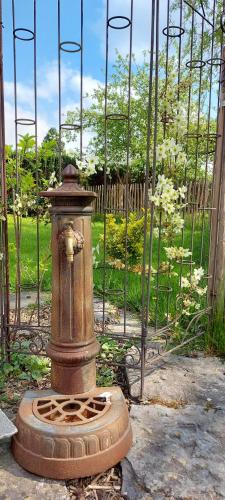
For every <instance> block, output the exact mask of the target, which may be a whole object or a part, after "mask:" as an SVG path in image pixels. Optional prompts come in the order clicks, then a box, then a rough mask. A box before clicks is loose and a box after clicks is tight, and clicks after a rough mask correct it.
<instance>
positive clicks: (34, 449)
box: [12, 387, 132, 479]
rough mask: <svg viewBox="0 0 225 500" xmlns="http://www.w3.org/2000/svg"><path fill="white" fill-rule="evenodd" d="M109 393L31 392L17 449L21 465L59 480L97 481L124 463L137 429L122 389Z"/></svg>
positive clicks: (102, 390)
mask: <svg viewBox="0 0 225 500" xmlns="http://www.w3.org/2000/svg"><path fill="white" fill-rule="evenodd" d="M105 389H106V388H98V389H96V390H95V391H94V392H93V393H91V394H90V393H89V394H79V395H76V396H71V395H70V396H68V397H65V396H62V395H59V394H56V393H55V392H53V391H38V392H31V391H28V392H26V394H25V396H24V398H23V400H22V403H21V405H20V408H19V413H18V415H17V421H16V425H17V427H18V434H16V436H15V437H14V439H13V444H12V449H13V454H14V456H15V459H16V460H17V462H19V464H20V465H22V467H24V468H25V469H27V470H29V471H30V472H33V473H34V474H38V475H40V476H44V477H49V478H53V479H72V478H79V477H85V476H92V475H94V474H98V473H99V472H102V471H104V470H107V469H108V468H110V467H112V466H113V465H115V464H116V463H118V462H119V461H120V460H121V459H122V458H123V457H124V456H125V455H126V454H127V452H128V450H129V448H130V446H131V440H132V435H131V428H130V423H129V417H128V411H127V408H126V404H125V401H124V397H123V394H122V392H121V390H120V389H119V388H117V387H110V388H107V390H105Z"/></svg>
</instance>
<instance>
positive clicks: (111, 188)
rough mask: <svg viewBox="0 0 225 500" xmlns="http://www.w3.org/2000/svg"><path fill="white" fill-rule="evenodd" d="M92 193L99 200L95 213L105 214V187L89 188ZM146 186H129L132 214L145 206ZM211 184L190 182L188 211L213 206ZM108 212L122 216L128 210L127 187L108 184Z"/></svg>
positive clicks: (135, 184) (187, 196)
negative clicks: (93, 192)
mask: <svg viewBox="0 0 225 500" xmlns="http://www.w3.org/2000/svg"><path fill="white" fill-rule="evenodd" d="M87 189H89V190H90V191H95V193H96V194H97V195H98V198H97V199H96V201H95V212H96V213H100V214H101V213H103V212H104V186H103V185H97V186H88V188H87ZM144 195H145V185H144V184H137V183H133V184H129V186H128V209H129V211H131V212H138V213H140V212H141V209H142V208H143V206H144ZM211 198H212V193H211V184H210V183H205V182H204V181H201V182H194V181H192V182H189V183H188V185H187V194H186V199H185V200H184V202H185V203H187V207H186V211H187V212H192V211H193V210H194V211H198V210H202V209H203V208H208V207H210V206H211ZM105 208H106V211H107V212H108V213H110V212H112V213H116V214H122V213H123V212H124V211H125V209H126V186H124V185H122V184H108V185H107V187H106V206H105Z"/></svg>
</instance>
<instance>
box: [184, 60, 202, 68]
mask: <svg viewBox="0 0 225 500" xmlns="http://www.w3.org/2000/svg"><path fill="white" fill-rule="evenodd" d="M205 64H206V63H205V61H203V60H202V59H192V60H191V61H188V62H186V66H187V68H190V69H201V68H203V66H205Z"/></svg>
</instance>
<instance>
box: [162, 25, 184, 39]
mask: <svg viewBox="0 0 225 500" xmlns="http://www.w3.org/2000/svg"><path fill="white" fill-rule="evenodd" d="M173 30H174V32H173ZM162 32H163V34H164V35H165V36H168V37H169V38H179V37H181V36H182V35H183V34H184V33H185V30H184V28H182V27H181V26H172V25H170V26H166V27H165V28H163V30H162Z"/></svg>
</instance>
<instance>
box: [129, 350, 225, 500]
mask: <svg viewBox="0 0 225 500" xmlns="http://www.w3.org/2000/svg"><path fill="white" fill-rule="evenodd" d="M224 373H225V369H224V364H223V363H222V362H221V361H220V360H219V359H217V358H208V357H203V356H201V357H200V358H199V359H192V358H186V357H182V356H170V358H169V359H168V360H167V361H166V362H163V363H159V364H158V365H156V366H155V367H154V369H153V367H152V369H151V374H150V375H148V376H147V377H146V379H145V382H146V385H145V404H141V405H132V407H131V413H130V415H131V423H132V427H133V433H134V443H133V447H132V448H131V450H130V451H129V453H128V456H127V458H126V459H125V460H124V461H123V462H122V473H123V488H122V493H123V494H124V496H125V498H128V499H129V500H151V499H152V500H163V499H170V500H174V499H176V500H182V499H184V500H203V499H204V500H218V499H221V498H225V460H224V449H225V432H224V429H225V375H224ZM136 376H137V375H136ZM136 383H137V381H136V382H135V384H136ZM135 384H134V385H135ZM136 390H137V387H136ZM148 400H151V404H150V403H149V402H147V401H148Z"/></svg>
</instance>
